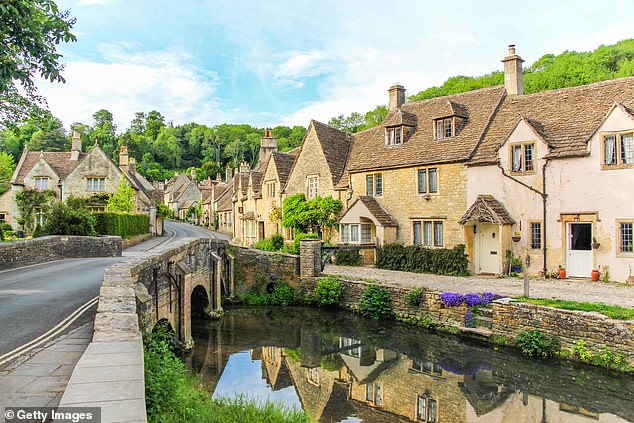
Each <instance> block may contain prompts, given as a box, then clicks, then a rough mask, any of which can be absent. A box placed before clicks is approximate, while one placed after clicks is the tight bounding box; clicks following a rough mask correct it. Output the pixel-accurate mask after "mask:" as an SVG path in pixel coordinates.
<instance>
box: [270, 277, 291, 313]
mask: <svg viewBox="0 0 634 423" xmlns="http://www.w3.org/2000/svg"><path fill="white" fill-rule="evenodd" d="M296 302H297V300H296V295H295V291H294V290H293V288H291V287H290V285H289V284H288V283H286V282H278V283H276V284H275V286H274V287H273V292H272V293H271V302H270V303H271V304H272V305H281V306H283V307H286V306H289V305H293V304H295V303H296Z"/></svg>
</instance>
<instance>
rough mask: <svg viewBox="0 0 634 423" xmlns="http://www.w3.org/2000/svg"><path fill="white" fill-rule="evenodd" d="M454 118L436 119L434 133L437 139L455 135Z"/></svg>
mask: <svg viewBox="0 0 634 423" xmlns="http://www.w3.org/2000/svg"><path fill="white" fill-rule="evenodd" d="M454 129H455V125H454V118H453V117H449V118H444V119H436V120H435V121H434V134H435V137H436V139H439V140H440V139H444V138H451V137H453V136H454V135H455V131H454Z"/></svg>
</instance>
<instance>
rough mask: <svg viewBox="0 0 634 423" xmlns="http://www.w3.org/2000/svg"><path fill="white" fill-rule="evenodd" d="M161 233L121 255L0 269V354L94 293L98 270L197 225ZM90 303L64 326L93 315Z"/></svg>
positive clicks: (172, 226) (197, 231)
mask: <svg viewBox="0 0 634 423" xmlns="http://www.w3.org/2000/svg"><path fill="white" fill-rule="evenodd" d="M165 229H166V235H165V236H163V237H160V238H153V239H150V240H148V241H146V242H143V243H141V244H137V245H135V246H133V247H130V248H128V249H126V250H125V252H124V257H110V258H88V259H68V260H60V261H55V262H50V263H42V264H38V265H34V266H27V267H22V268H18V269H12V270H7V271H3V272H0V357H1V356H3V355H4V354H6V353H8V352H9V351H12V350H14V349H15V348H17V347H20V346H22V345H24V344H26V343H28V342H30V341H32V340H34V339H36V338H38V337H39V336H41V335H42V334H44V333H46V332H48V331H49V330H50V329H51V328H53V327H55V326H57V325H58V324H59V323H60V322H62V321H63V320H64V319H65V318H66V317H67V316H69V315H70V314H71V313H73V312H74V311H75V310H77V309H78V308H79V307H80V306H82V305H83V304H85V303H87V302H88V301H90V300H91V299H92V298H95V297H96V296H97V295H99V288H100V286H101V281H102V279H103V272H104V270H105V269H106V268H107V267H109V266H112V265H113V264H115V263H117V262H119V261H122V260H125V259H126V257H129V256H131V255H136V254H142V253H143V252H145V251H149V250H151V249H152V248H154V247H155V246H157V245H162V244H165V243H170V242H174V241H178V240H180V239H183V238H188V237H210V236H212V233H210V232H209V231H206V230H205V229H203V228H200V227H196V226H193V225H187V224H182V223H175V222H166V224H165ZM95 310H96V306H93V307H91V309H90V310H89V311H88V312H87V313H85V314H84V315H83V317H82V318H81V319H79V320H78V321H77V322H75V323H74V324H73V325H72V326H70V327H69V328H68V330H70V329H72V328H73V327H76V326H78V325H80V324H83V323H86V322H87V321H90V320H92V319H93V318H94V315H95Z"/></svg>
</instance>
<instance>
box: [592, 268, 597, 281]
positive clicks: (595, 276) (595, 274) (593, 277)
mask: <svg viewBox="0 0 634 423" xmlns="http://www.w3.org/2000/svg"><path fill="white" fill-rule="evenodd" d="M598 280H599V271H598V270H593V271H592V282H596V281H598Z"/></svg>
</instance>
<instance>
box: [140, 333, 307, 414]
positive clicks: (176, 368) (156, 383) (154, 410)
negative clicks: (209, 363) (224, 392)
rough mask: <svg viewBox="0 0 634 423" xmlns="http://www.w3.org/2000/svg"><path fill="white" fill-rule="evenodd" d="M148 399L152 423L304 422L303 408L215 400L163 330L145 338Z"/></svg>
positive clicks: (241, 400)
mask: <svg viewBox="0 0 634 423" xmlns="http://www.w3.org/2000/svg"><path fill="white" fill-rule="evenodd" d="M144 358H145V401H146V406H147V415H148V422H150V423H152V422H157V423H158V422H161V423H163V422H165V423H168V422H169V423H174V422H188V423H189V422H205V423H232V422H236V423H260V422H269V423H291V422H292V423H296V422H297V423H300V422H301V423H304V422H309V421H310V419H309V418H308V415H307V414H306V413H305V412H303V411H297V410H294V409H288V408H285V407H284V406H282V405H279V404H276V403H267V404H263V405H261V404H258V403H255V402H254V401H250V400H247V399H244V398H235V399H212V397H211V394H209V392H207V391H206V390H205V389H204V387H203V386H202V384H201V383H200V380H198V379H197V378H196V377H192V376H190V375H188V374H187V371H186V369H185V365H184V363H183V362H182V361H181V360H180V359H179V358H178V357H177V356H176V355H175V354H174V352H173V344H172V341H171V339H170V335H169V334H168V333H166V332H162V331H159V332H158V333H154V334H152V335H148V336H147V337H146V339H145V340H144Z"/></svg>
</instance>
